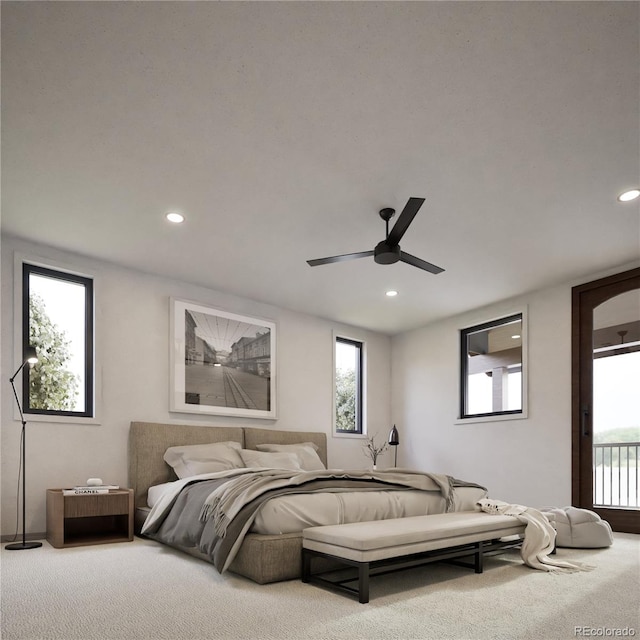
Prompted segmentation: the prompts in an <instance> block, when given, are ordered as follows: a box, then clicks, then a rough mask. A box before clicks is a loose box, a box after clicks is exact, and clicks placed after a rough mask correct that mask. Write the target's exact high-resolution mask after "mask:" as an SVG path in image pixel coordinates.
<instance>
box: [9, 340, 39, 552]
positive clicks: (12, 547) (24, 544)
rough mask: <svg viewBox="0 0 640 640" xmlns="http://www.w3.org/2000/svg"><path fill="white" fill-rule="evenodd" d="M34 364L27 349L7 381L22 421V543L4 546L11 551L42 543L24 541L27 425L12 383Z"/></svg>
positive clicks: (33, 353)
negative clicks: (26, 368)
mask: <svg viewBox="0 0 640 640" xmlns="http://www.w3.org/2000/svg"><path fill="white" fill-rule="evenodd" d="M36 362H38V356H37V355H36V350H35V348H34V347H27V349H26V352H25V358H24V361H23V362H22V364H21V365H20V366H19V367H18V370H17V371H16V372H15V373H14V374H13V376H12V377H11V378H10V379H9V382H11V388H12V389H13V395H14V396H15V399H16V403H17V404H18V411H19V412H20V420H21V421H22V434H21V439H22V453H21V455H22V459H21V462H20V464H21V466H22V542H14V543H12V544H8V545H6V546H5V549H10V550H12V551H16V550H19V549H36V548H37V547H41V546H42V542H27V540H26V535H27V533H26V519H27V518H26V515H27V493H26V481H25V479H26V477H27V469H26V467H25V464H26V455H25V452H26V443H25V436H26V425H27V422H26V420H25V419H24V415H23V413H22V405H21V404H20V398H18V393H17V391H16V385H15V384H14V383H13V381H14V380H15V379H16V378H17V377H18V374H19V373H20V372H21V371H22V369H23V368H24V365H25V364H29V366H32V365H34V364H35V363H36ZM23 391H24V390H23Z"/></svg>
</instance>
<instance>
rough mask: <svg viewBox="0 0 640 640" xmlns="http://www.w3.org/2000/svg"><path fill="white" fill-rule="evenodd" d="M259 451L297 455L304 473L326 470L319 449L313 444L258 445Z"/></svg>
mask: <svg viewBox="0 0 640 640" xmlns="http://www.w3.org/2000/svg"><path fill="white" fill-rule="evenodd" d="M256 449H257V450H258V451H270V452H278V453H279V452H282V453H295V454H296V455H297V456H298V458H300V466H301V467H302V469H303V470H304V471H318V470H320V469H326V467H325V466H324V463H323V462H322V460H320V456H319V455H318V454H317V453H316V451H317V450H318V447H317V446H316V445H315V444H314V443H313V442H301V443H300V444H258V445H256Z"/></svg>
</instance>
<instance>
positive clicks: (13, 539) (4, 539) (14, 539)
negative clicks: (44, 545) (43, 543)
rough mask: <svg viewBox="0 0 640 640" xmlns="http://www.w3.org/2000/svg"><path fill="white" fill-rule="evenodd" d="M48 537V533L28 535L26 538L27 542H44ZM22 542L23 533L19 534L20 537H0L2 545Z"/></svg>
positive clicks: (10, 535) (12, 535)
mask: <svg viewBox="0 0 640 640" xmlns="http://www.w3.org/2000/svg"><path fill="white" fill-rule="evenodd" d="M46 537H47V532H46V531H45V532H43V533H27V535H26V536H25V540H44V539H45V538H46ZM21 541H22V534H21V533H19V534H18V535H15V534H13V533H11V534H9V535H3V536H0V543H5V542H21Z"/></svg>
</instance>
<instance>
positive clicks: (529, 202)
mask: <svg viewBox="0 0 640 640" xmlns="http://www.w3.org/2000/svg"><path fill="white" fill-rule="evenodd" d="M639 6H640V5H639V4H638V3H637V2H584V3H583V2H521V3H520V2H496V3H493V2H460V3H458V2H386V3H377V2H317V3H316V2H284V3H279V2H256V3H252V2H158V3H156V2H136V3H127V2H115V3H102V2H69V3H66V2H65V3H58V2H43V3H40V2H16V3H13V2H2V230H3V233H9V234H11V235H17V236H20V237H24V238H28V239H32V240H34V241H38V242H44V243H46V244H48V245H52V246H55V247H59V248H62V249H66V250H71V251H74V252H79V253H82V254H87V255H91V256H95V257H97V258H100V259H105V260H109V261H112V262H115V263H118V264H122V265H126V266H129V267H133V268H138V269H142V270H144V271H147V272H152V273H157V274H161V275H164V276H170V277H174V278H177V279H180V280H184V281H188V282H193V283H197V284H201V285H204V286H206V287H209V288H212V289H216V290H221V291H228V292H232V293H235V294H238V295H240V296H243V297H247V298H251V299H255V300H259V301H263V302H267V303H270V304H273V305H277V306H280V307H284V308H289V309H294V310H299V311H303V312H306V313H310V314H314V315H318V316H322V317H326V318H330V319H334V320H338V321H341V322H346V323H350V324H354V325H358V326H362V327H366V328H370V329H375V330H379V331H382V332H386V333H390V334H393V333H396V332H399V331H403V330H407V329H410V328H413V327H416V326H420V325H424V324H426V323H428V322H430V321H433V320H435V319H437V318H440V317H444V316H448V315H452V314H455V313H458V312H461V311H464V310H467V309H471V308H475V307H479V306H482V305H484V304H489V303H492V302H495V301H497V300H501V299H505V298H508V297H511V296H513V295H517V294H519V293H522V292H526V291H531V290H535V289H539V288H543V287H547V286H552V285H554V284H556V283H559V282H564V281H567V280H568V279H572V278H580V277H583V276H585V275H590V274H593V273H596V272H598V271H600V270H606V269H610V268H612V267H616V266H618V265H623V264H626V263H628V262H629V261H633V260H636V259H637V258H638V257H639V256H640V231H639V225H640V220H639V208H638V204H637V202H636V203H629V204H620V203H618V202H616V196H617V195H618V194H619V193H620V192H621V191H623V190H624V189H626V188H629V187H632V186H637V185H638V183H639V181H640V178H639V174H640V166H639V164H640V163H639V148H640V147H639V123H640V120H639V118H640V110H639V95H640V92H639V91H640V84H639V78H638V70H639V69H640V54H639V51H640V48H639V39H638V32H639ZM410 196H416V197H424V198H426V202H425V204H424V206H423V207H422V209H421V210H420V212H419V213H418V215H417V216H416V218H415V220H414V222H413V224H412V225H411V227H410V228H409V230H408V232H407V234H406V235H405V237H404V239H403V241H402V249H403V250H404V251H407V252H409V253H411V254H413V255H416V256H418V257H421V258H423V259H425V260H428V261H430V262H433V263H435V264H437V265H440V266H442V267H444V268H445V269H446V271H445V272H444V273H442V274H440V275H437V276H434V275H431V274H429V273H426V272H423V271H420V270H419V269H416V268H414V267H410V266H408V265H405V264H402V263H398V264H395V265H390V266H381V265H377V264H375V263H374V261H373V259H372V258H367V259H362V260H356V261H352V262H345V263H339V264H332V265H327V266H320V267H313V268H312V267H309V266H308V265H307V264H306V260H307V259H310V258H320V257H324V256H331V255H335V254H341V253H350V252H355V251H365V250H370V249H373V247H374V245H375V244H376V243H377V242H378V241H379V240H381V239H383V236H384V223H383V222H382V221H381V220H380V218H379V217H378V210H379V209H380V208H382V207H394V208H396V209H397V210H398V211H399V210H401V209H402V207H403V206H404V204H405V203H406V201H407V199H408V198H409V197H410ZM171 209H177V210H180V211H182V212H183V213H184V214H185V216H186V218H187V220H186V222H185V224H183V225H182V226H179V227H175V226H170V225H169V224H168V223H167V222H166V221H165V220H164V219H163V214H164V213H165V212H166V211H168V210H171ZM391 288H392V289H397V290H398V291H399V295H398V296H397V297H396V298H394V299H389V298H387V297H385V295H384V292H385V290H387V289H391Z"/></svg>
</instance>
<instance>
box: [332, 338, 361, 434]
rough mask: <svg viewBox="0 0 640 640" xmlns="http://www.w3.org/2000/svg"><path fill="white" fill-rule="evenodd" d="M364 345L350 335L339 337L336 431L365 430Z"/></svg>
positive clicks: (336, 361) (336, 371)
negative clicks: (363, 408)
mask: <svg viewBox="0 0 640 640" xmlns="http://www.w3.org/2000/svg"><path fill="white" fill-rule="evenodd" d="M363 350H364V344H363V343H362V342H359V341H357V340H351V339H349V338H341V337H338V336H336V338H335V371H334V381H335V431H336V433H341V434H362V433H363V422H364V421H363V411H362V407H363V397H362V395H363V392H362V390H363V380H362V378H363V361H364V356H363Z"/></svg>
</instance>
